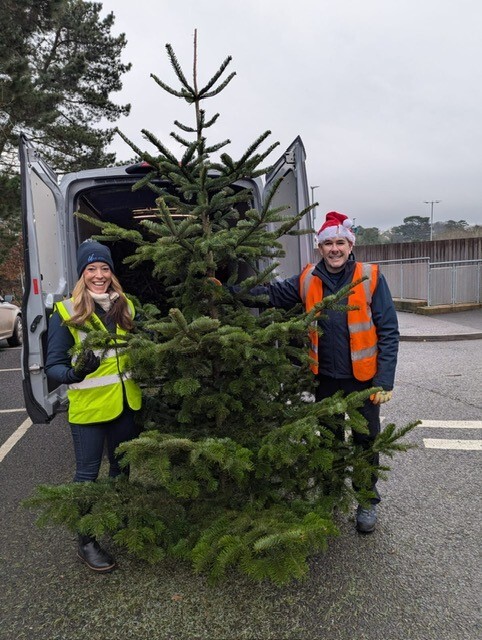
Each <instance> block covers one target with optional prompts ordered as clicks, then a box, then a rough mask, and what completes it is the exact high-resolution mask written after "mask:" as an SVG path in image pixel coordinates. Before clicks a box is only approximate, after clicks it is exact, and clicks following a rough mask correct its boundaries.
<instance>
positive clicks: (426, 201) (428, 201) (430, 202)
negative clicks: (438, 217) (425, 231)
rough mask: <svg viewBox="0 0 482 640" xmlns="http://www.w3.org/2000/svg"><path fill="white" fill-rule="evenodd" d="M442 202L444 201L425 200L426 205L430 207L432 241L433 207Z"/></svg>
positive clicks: (431, 236) (431, 235)
mask: <svg viewBox="0 0 482 640" xmlns="http://www.w3.org/2000/svg"><path fill="white" fill-rule="evenodd" d="M439 202H442V200H424V201H423V203H424V204H429V205H430V240H433V205H434V204H438V203H439Z"/></svg>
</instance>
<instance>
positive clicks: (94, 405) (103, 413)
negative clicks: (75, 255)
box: [55, 299, 141, 424]
mask: <svg viewBox="0 0 482 640" xmlns="http://www.w3.org/2000/svg"><path fill="white" fill-rule="evenodd" d="M127 303H128V305H129V309H130V312H131V314H132V316H134V313H135V311H134V305H133V304H132V302H131V301H130V300H127ZM55 308H56V309H57V311H58V313H59V314H60V317H61V318H62V320H64V321H68V320H70V318H71V317H72V316H73V314H74V305H73V300H72V299H70V300H64V301H62V302H58V303H57V304H56V305H55ZM85 325H86V326H87V327H89V328H92V329H97V330H104V331H107V329H106V327H105V326H104V324H103V323H102V322H101V320H100V318H99V317H98V316H97V315H96V314H93V316H92V320H91V321H90V320H89V321H87V322H86V323H85ZM68 328H69V330H70V332H71V334H72V336H73V338H74V340H75V345H76V346H77V347H79V346H80V345H81V343H82V342H83V341H84V340H85V337H86V332H85V331H81V330H80V329H77V328H75V327H71V326H69V327H68ZM126 333H127V332H126V331H125V329H121V327H119V326H117V327H116V334H117V335H119V336H122V335H125V334H126ZM95 353H96V355H98V356H99V357H100V358H101V363H100V366H99V368H98V369H97V370H96V371H94V372H93V373H90V374H89V375H88V376H86V377H85V378H84V380H82V381H81V382H76V383H73V384H70V385H69V387H68V391H67V396H68V399H69V421H70V422H74V423H77V424H91V423H97V422H108V421H109V420H113V419H114V418H116V417H117V416H119V415H120V414H121V413H122V411H123V409H124V391H125V397H126V399H127V403H128V405H129V407H130V408H131V409H134V410H137V409H140V407H141V390H140V388H139V386H138V385H137V384H136V383H135V382H134V381H133V380H131V377H130V374H129V373H128V372H126V369H127V368H128V365H129V357H128V355H127V353H125V351H124V352H123V353H120V354H119V353H118V351H117V350H116V349H115V345H114V348H110V349H108V350H107V351H103V350H97V349H96V350H95Z"/></svg>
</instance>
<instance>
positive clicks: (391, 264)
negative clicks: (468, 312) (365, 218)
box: [377, 257, 482, 307]
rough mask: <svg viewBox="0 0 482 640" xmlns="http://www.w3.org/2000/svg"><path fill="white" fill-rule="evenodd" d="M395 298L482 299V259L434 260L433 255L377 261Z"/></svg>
mask: <svg viewBox="0 0 482 640" xmlns="http://www.w3.org/2000/svg"><path fill="white" fill-rule="evenodd" d="M377 264H379V265H380V266H381V270H382V272H383V274H384V276H385V278H386V280H387V282H388V286H389V287H390V291H391V293H392V296H393V297H394V298H398V299H400V300H424V301H426V303H427V306H429V307H430V306H435V305H441V304H461V303H479V304H480V302H481V301H482V260H457V261H452V262H430V258H428V257H424V258H415V259H410V258H407V259H404V260H381V261H379V262H377Z"/></svg>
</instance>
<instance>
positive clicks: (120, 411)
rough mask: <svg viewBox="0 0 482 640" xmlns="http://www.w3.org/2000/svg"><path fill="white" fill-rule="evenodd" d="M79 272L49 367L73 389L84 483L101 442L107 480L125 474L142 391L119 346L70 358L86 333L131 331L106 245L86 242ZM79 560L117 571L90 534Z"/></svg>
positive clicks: (54, 335)
mask: <svg viewBox="0 0 482 640" xmlns="http://www.w3.org/2000/svg"><path fill="white" fill-rule="evenodd" d="M77 273H78V276H79V280H78V281H77V284H76V285H75V287H74V290H73V292H72V298H70V300H64V301H63V302H58V303H57V304H56V305H55V308H54V312H53V314H52V316H51V318H50V323H49V331H48V348H47V361H46V365H45V370H46V373H47V375H48V376H49V377H50V378H52V379H53V380H55V381H56V382H60V383H63V384H67V385H68V391H67V395H68V398H69V423H70V428H71V431H72V438H73V442H74V452H75V459H76V472H75V477H74V482H86V481H94V480H96V479H97V477H98V474H99V468H100V464H101V461H102V455H103V450H104V443H106V444H107V452H108V457H109V465H110V467H109V476H110V477H112V478H114V477H116V476H118V475H119V474H120V473H121V468H120V466H119V458H118V457H117V456H116V455H115V453H114V452H115V450H116V448H117V447H118V445H119V444H120V443H121V442H125V441H126V440H131V439H132V438H135V437H137V435H138V434H139V429H138V427H137V426H136V424H135V421H134V415H135V413H134V412H135V411H137V410H138V409H140V406H141V391H140V389H139V387H138V386H137V384H136V383H135V382H134V381H133V380H131V379H130V377H129V373H128V371H127V366H128V359H127V358H128V357H127V355H126V354H125V353H119V352H118V350H117V349H116V348H115V343H114V342H113V343H112V348H111V349H109V350H108V351H107V352H105V353H104V352H100V353H101V355H102V359H101V358H100V357H99V355H96V354H95V353H94V352H93V351H92V350H90V349H88V350H84V351H83V352H82V353H81V355H80V357H79V358H78V359H76V356H74V357H73V358H72V356H71V355H70V354H71V352H72V347H74V345H75V346H77V347H81V345H82V341H83V340H84V339H85V337H86V333H85V331H82V328H87V327H89V328H91V329H95V330H97V331H99V330H104V331H106V332H107V331H109V332H111V333H113V332H115V333H116V334H117V335H118V336H122V335H125V334H126V333H127V332H129V331H130V330H132V329H133V327H134V322H133V317H134V313H135V312H134V305H133V304H132V302H131V301H130V300H128V299H127V298H126V296H125V295H124V293H123V291H122V287H121V285H120V283H119V281H118V279H117V278H116V276H115V275H114V265H113V262H112V256H111V253H110V250H109V249H108V248H107V247H105V246H104V245H102V244H100V243H99V242H96V241H94V240H86V241H85V242H83V243H82V244H81V245H80V247H79V249H78V252H77ZM66 322H68V323H69V326H67V324H66ZM78 556H79V557H80V559H81V560H82V561H83V562H85V563H86V564H87V566H88V567H90V568H91V569H92V570H94V571H97V572H108V571H112V570H113V569H114V568H115V561H114V559H113V558H112V557H111V556H110V555H109V554H108V553H107V552H106V551H105V550H104V549H102V547H101V546H100V545H99V543H98V542H97V540H95V538H92V537H91V536H86V535H82V534H79V540H78Z"/></svg>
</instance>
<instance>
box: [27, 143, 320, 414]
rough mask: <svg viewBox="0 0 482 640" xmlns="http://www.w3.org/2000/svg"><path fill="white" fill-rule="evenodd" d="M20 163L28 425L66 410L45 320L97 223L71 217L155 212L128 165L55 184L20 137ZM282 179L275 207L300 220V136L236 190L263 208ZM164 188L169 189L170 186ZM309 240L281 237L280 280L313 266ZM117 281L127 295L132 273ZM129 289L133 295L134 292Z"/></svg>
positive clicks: (303, 190) (73, 275)
mask: <svg viewBox="0 0 482 640" xmlns="http://www.w3.org/2000/svg"><path fill="white" fill-rule="evenodd" d="M20 164H21V173H22V216H23V225H24V241H25V256H24V257H25V273H26V283H25V293H24V298H23V314H24V315H23V317H24V329H25V330H24V344H23V350H22V369H23V380H24V396H25V403H26V409H27V412H28V414H29V417H30V418H31V420H32V422H34V423H45V422H48V421H50V420H51V419H52V418H53V417H54V416H55V414H56V413H57V412H58V411H60V410H65V409H66V408H67V400H66V391H67V389H66V387H65V385H60V386H55V384H53V383H52V382H51V381H49V380H47V376H46V374H45V369H44V362H45V358H46V352H47V328H48V319H49V316H50V314H51V311H52V308H53V305H54V303H55V302H56V301H58V300H61V299H63V298H66V297H68V296H69V295H70V293H71V291H72V289H73V287H74V285H75V282H76V281H77V272H76V250H77V247H78V246H79V244H80V243H81V242H83V241H84V240H85V239H86V238H89V237H90V236H91V235H94V234H97V235H98V234H99V228H98V227H97V226H95V225H93V224H91V223H89V222H86V221H85V220H82V219H81V218H79V217H78V216H76V215H75V213H76V212H81V213H85V214H87V215H89V216H90V217H92V218H98V219H99V220H102V221H111V222H115V223H116V224H118V225H119V226H123V227H125V228H136V225H137V226H138V223H139V220H140V219H142V217H150V215H149V210H150V209H152V208H155V199H156V197H157V194H155V193H154V192H152V191H151V190H149V189H148V188H147V187H146V188H144V189H143V190H136V191H132V186H133V185H134V184H136V183H137V182H138V181H139V179H141V178H142V177H143V175H142V174H141V173H139V174H137V175H136V174H135V173H130V172H129V173H128V171H127V169H132V167H127V166H119V167H111V168H99V169H89V170H85V171H79V172H76V173H69V174H66V175H65V176H63V177H62V179H61V180H60V181H59V182H58V181H57V176H56V175H55V173H54V172H53V171H52V170H51V169H50V168H49V167H48V165H47V164H46V163H45V162H43V161H42V160H41V158H39V157H38V155H37V154H36V152H35V149H34V148H33V147H32V145H31V144H30V142H29V141H28V139H27V138H26V137H25V136H22V137H21V141H20ZM281 176H284V180H283V183H282V187H281V188H280V193H277V194H276V196H275V199H274V200H273V203H272V206H273V207H276V206H282V205H288V206H289V209H288V211H287V215H289V212H290V211H292V214H293V215H297V214H298V212H299V211H302V210H303V209H304V208H306V207H307V206H308V204H309V198H308V185H307V180H306V170H305V151H304V148H303V144H302V142H301V139H300V138H297V139H296V140H295V141H294V142H293V144H292V145H290V147H289V148H288V149H287V151H286V152H285V154H283V156H282V157H281V158H280V159H279V160H278V162H276V164H275V165H274V167H273V170H272V171H271V172H270V175H269V176H268V179H267V181H263V180H261V179H260V178H256V179H241V180H238V181H237V182H236V183H235V184H234V185H233V187H236V188H237V189H249V190H250V191H251V194H252V202H251V204H250V206H253V207H255V208H257V209H260V208H261V207H262V206H263V202H264V201H265V200H264V199H265V198H266V197H267V193H268V191H269V189H270V186H272V185H273V183H274V181H275V180H276V179H277V178H278V177H281ZM161 184H162V183H161ZM165 186H166V188H169V184H168V183H165ZM303 225H304V221H303V224H300V225H298V228H308V227H309V224H308V223H307V224H306V225H305V226H303ZM308 237H309V236H300V237H298V236H289V237H285V238H283V240H282V241H283V243H285V241H286V251H287V253H286V257H285V258H282V259H281V260H280V266H279V268H278V275H280V276H281V277H287V276H290V275H293V274H294V273H298V272H299V271H300V270H301V267H302V266H303V265H304V264H305V263H306V262H309V261H311V259H312V257H311V256H312V253H313V251H312V248H311V245H310V241H309V240H307V238H308ZM122 250H123V246H122V243H121V242H120V243H114V244H113V245H112V246H111V251H112V256H113V260H114V263H115V264H116V267H117V265H119V266H121V264H122V258H123V257H124V256H125V255H126V253H122ZM124 251H125V247H124ZM300 265H301V266H300ZM116 271H117V269H116ZM241 274H243V271H242V270H240V275H241ZM248 275H252V274H250V273H245V274H243V275H242V277H247V276H248ZM120 278H121V281H122V282H123V285H124V287H125V289H126V291H127V293H129V291H130V289H129V281H128V278H129V272H128V271H124V273H122V274H121V275H120ZM133 292H135V293H136V295H138V291H136V290H133Z"/></svg>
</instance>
